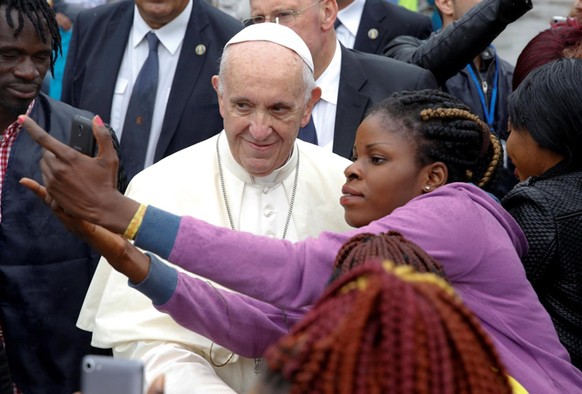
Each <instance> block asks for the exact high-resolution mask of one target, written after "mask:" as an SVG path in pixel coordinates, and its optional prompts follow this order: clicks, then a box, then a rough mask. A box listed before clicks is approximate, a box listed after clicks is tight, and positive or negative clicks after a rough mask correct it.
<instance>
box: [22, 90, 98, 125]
mask: <svg viewBox="0 0 582 394" xmlns="http://www.w3.org/2000/svg"><path fill="white" fill-rule="evenodd" d="M35 100H36V102H35V107H36V108H43V109H44V110H45V111H47V112H49V113H50V116H51V118H52V119H53V120H54V119H61V118H62V119H64V120H69V121H70V120H71V119H72V118H73V116H75V115H81V116H84V117H86V118H89V119H92V118H93V116H94V114H93V113H92V112H89V111H86V110H84V109H80V108H76V107H73V106H71V105H69V104H67V103H64V102H62V101H60V100H55V99H53V98H52V97H50V96H48V95H46V94H44V93H40V94H39V95H38V96H37V97H36V99H35ZM36 108H35V109H36ZM33 114H34V110H33ZM33 119H34V118H33Z"/></svg>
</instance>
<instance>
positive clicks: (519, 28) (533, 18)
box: [493, 0, 573, 64]
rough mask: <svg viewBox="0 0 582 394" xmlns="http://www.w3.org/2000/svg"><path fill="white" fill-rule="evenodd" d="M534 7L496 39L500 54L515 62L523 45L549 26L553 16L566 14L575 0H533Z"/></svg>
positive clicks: (495, 43)
mask: <svg viewBox="0 0 582 394" xmlns="http://www.w3.org/2000/svg"><path fill="white" fill-rule="evenodd" d="M532 1H533V5H534V6H533V9H532V10H531V11H529V12H528V13H526V14H525V15H524V16H522V17H521V18H520V19H519V20H517V21H516V22H514V23H513V24H511V25H509V26H508V27H507V29H505V31H504V32H503V33H501V35H500V36H499V37H497V39H496V40H495V41H494V43H493V44H494V45H495V47H496V48H497V51H498V53H499V56H501V58H503V59H505V60H507V61H508V62H510V63H511V64H515V61H516V60H517V57H518V56H519V53H520V52H521V50H522V49H523V47H524V46H525V45H526V44H527V43H528V42H529V40H531V39H532V38H533V37H534V36H535V35H536V34H538V33H539V32H540V31H542V30H545V29H547V28H548V27H549V22H550V19H551V18H552V16H555V15H559V16H565V15H567V14H568V11H569V10H570V6H571V4H573V0H532Z"/></svg>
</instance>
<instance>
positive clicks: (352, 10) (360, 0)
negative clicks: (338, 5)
mask: <svg viewBox="0 0 582 394" xmlns="http://www.w3.org/2000/svg"><path fill="white" fill-rule="evenodd" d="M365 4H366V0H354V2H353V3H352V4H350V5H348V6H347V7H346V8H344V9H343V10H340V11H339V12H338V13H337V18H338V19H339V20H340V21H341V23H342V25H343V26H344V27H345V28H346V29H347V30H348V31H349V32H350V33H351V34H352V35H353V36H354V37H356V36H357V34H358V28H359V27H360V20H361V19H362V13H363V12H364V5H365Z"/></svg>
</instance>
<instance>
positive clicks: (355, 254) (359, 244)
mask: <svg viewBox="0 0 582 394" xmlns="http://www.w3.org/2000/svg"><path fill="white" fill-rule="evenodd" d="M384 259H390V260H391V261H392V262H393V263H394V264H396V265H410V266H412V267H414V269H416V270H417V271H418V272H431V273H433V274H436V275H438V276H440V277H441V278H445V273H444V271H443V269H442V267H441V265H440V264H439V263H437V262H436V261H435V260H434V259H433V258H432V257H430V256H429V255H428V254H427V253H426V252H425V251H424V250H423V249H421V248H420V247H419V246H418V245H416V244H415V243H414V242H411V241H409V240H407V239H406V238H404V237H403V236H402V235H401V234H400V233H398V232H396V231H389V232H387V233H380V234H372V233H360V234H357V235H355V236H353V237H352V238H350V239H349V240H348V241H347V242H345V243H344V244H343V245H342V247H341V249H340V250H339V252H338V254H337V256H336V258H335V262H334V265H333V266H334V271H333V273H332V276H331V279H330V282H332V281H334V280H335V279H337V278H338V277H339V276H340V275H343V274H345V273H346V272H348V271H351V270H352V269H354V268H355V267H357V266H359V265H361V264H363V263H364V262H370V261H371V260H375V261H383V260H384Z"/></svg>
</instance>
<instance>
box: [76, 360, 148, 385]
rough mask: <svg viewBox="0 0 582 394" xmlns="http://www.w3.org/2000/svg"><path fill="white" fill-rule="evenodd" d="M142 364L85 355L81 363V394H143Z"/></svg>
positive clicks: (134, 361)
mask: <svg viewBox="0 0 582 394" xmlns="http://www.w3.org/2000/svg"><path fill="white" fill-rule="evenodd" d="M143 387H144V376H143V363H142V362H141V361H138V360H129V359H120V358H113V357H108V356H97V355H87V356H85V357H83V361H82V362H81V392H82V393H83V394H143Z"/></svg>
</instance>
